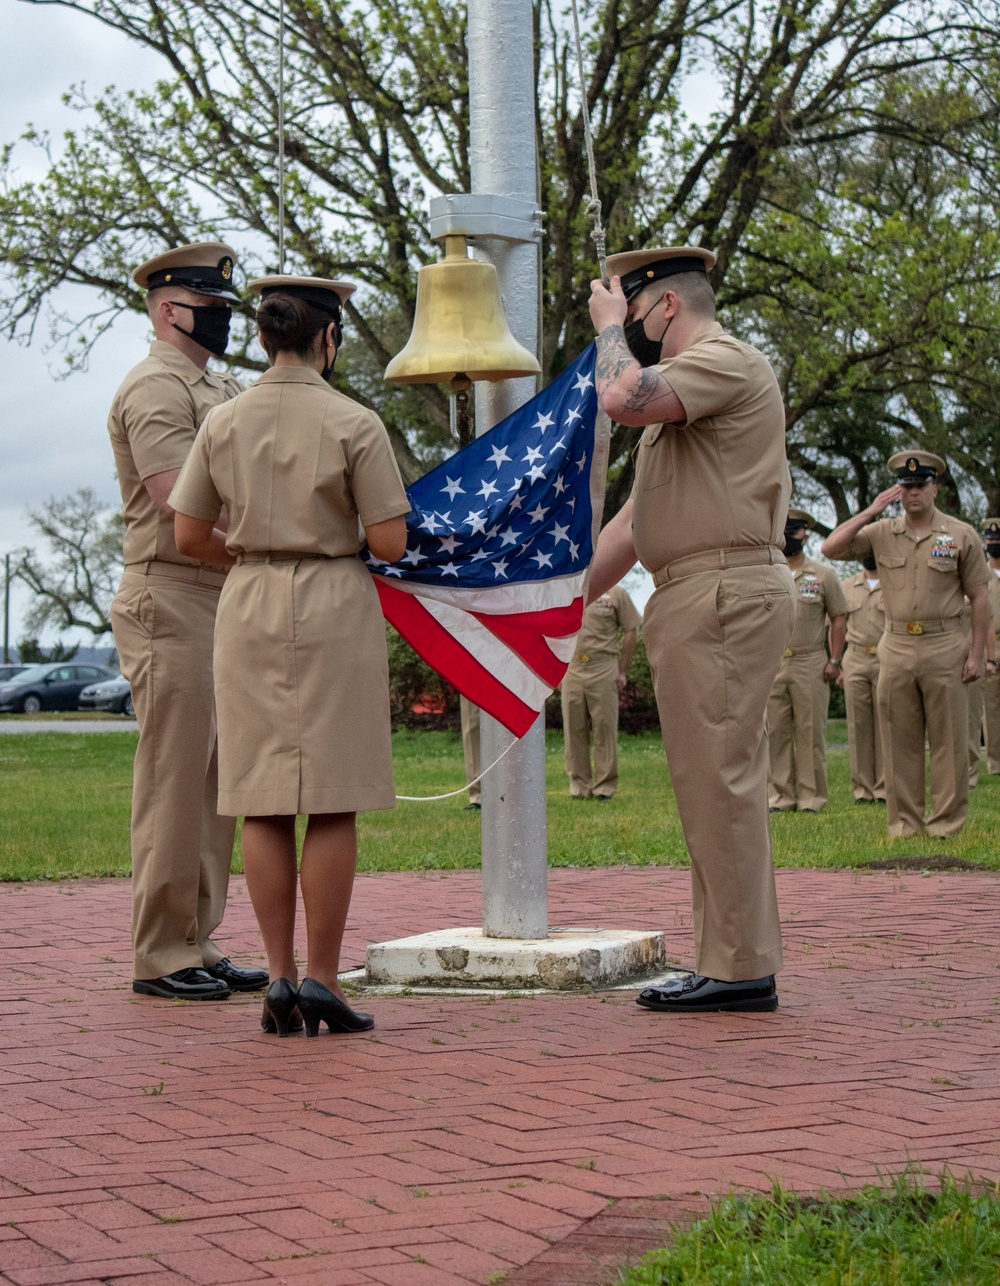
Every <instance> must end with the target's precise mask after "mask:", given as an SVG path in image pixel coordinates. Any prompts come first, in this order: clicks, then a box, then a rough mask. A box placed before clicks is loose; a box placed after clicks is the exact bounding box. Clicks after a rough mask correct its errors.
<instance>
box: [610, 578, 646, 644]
mask: <svg viewBox="0 0 1000 1286" xmlns="http://www.w3.org/2000/svg"><path fill="white" fill-rule="evenodd" d="M617 599H618V601H617V602H616V603H615V607H616V609H617V611H618V624H619V626H620V627H621V628H622V629H623V630H624V631H625V633H626V634H627V633H628V632H629V630H637V629H638V628H639V626H640V625H641V624H642V617H641V616H640V615H639V613H638V611H636V606H635V604H634V603H633V602H632V600H631V598H630V597H629V594H628V590H624V589H621V588H620V587H619V589H618V594H617Z"/></svg>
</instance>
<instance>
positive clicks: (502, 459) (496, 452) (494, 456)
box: [489, 447, 513, 469]
mask: <svg viewBox="0 0 1000 1286" xmlns="http://www.w3.org/2000/svg"><path fill="white" fill-rule="evenodd" d="M489 459H490V462H491V463H492V464H495V465H496V467H497V468H498V469H499V468H500V466H501V465H502V464H513V461H512V460H511V458H510V456H509V455H508V454H507V448H506V447H494V448H493V450H492V451H491V452H490V454H489Z"/></svg>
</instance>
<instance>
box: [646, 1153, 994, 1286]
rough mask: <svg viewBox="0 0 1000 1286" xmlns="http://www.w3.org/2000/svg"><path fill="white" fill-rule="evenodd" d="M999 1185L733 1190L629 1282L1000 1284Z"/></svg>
mask: <svg viewBox="0 0 1000 1286" xmlns="http://www.w3.org/2000/svg"><path fill="white" fill-rule="evenodd" d="M998 1264H1000V1201H998V1200H997V1191H996V1189H995V1188H994V1187H990V1186H987V1185H982V1184H975V1183H964V1182H963V1183H958V1182H955V1181H954V1180H953V1179H951V1178H949V1177H948V1176H944V1177H943V1179H942V1183H941V1189H940V1191H938V1192H933V1191H929V1190H928V1189H927V1188H925V1187H923V1186H922V1185H921V1184H920V1183H918V1182H915V1181H914V1180H913V1178H912V1177H911V1176H903V1177H902V1178H901V1179H900V1180H898V1181H897V1183H896V1184H895V1185H894V1186H893V1187H891V1188H888V1189H884V1188H877V1187H874V1186H872V1187H867V1188H863V1189H862V1190H861V1191H859V1192H857V1193H854V1194H852V1195H851V1196H848V1197H840V1198H836V1199H833V1198H828V1197H827V1198H823V1197H820V1198H818V1199H817V1198H798V1197H796V1196H794V1195H792V1194H790V1193H788V1192H784V1191H782V1190H781V1189H780V1188H776V1189H775V1190H774V1191H773V1192H772V1193H771V1194H770V1196H765V1197H740V1196H731V1197H728V1198H726V1199H725V1200H723V1201H721V1202H719V1203H717V1204H716V1205H714V1206H713V1207H712V1209H711V1211H710V1212H709V1214H708V1215H707V1216H706V1217H705V1218H704V1219H699V1220H697V1221H696V1222H695V1223H694V1224H692V1225H691V1227H689V1228H686V1229H679V1230H678V1232H677V1234H676V1236H675V1237H674V1238H673V1241H672V1244H671V1245H670V1246H669V1247H668V1248H666V1249H663V1250H654V1251H652V1252H651V1253H650V1254H648V1255H647V1256H646V1257H645V1258H644V1259H643V1260H642V1262H641V1263H640V1264H638V1265H636V1267H634V1268H630V1269H627V1270H626V1271H625V1272H624V1273H623V1274H622V1277H621V1279H620V1280H621V1282H622V1284H623V1286H682V1284H683V1286H776V1284H780V1286H930V1284H931V1283H939V1284H940V1286H996V1282H997V1281H998V1279H1000V1269H998Z"/></svg>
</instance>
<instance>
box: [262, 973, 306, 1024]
mask: <svg viewBox="0 0 1000 1286" xmlns="http://www.w3.org/2000/svg"><path fill="white" fill-rule="evenodd" d="M260 1025H261V1030H263V1031H265V1032H267V1033H268V1035H271V1034H273V1033H274V1032H277V1034H278V1035H279V1036H287V1035H288V1034H289V1033H290V1032H293V1031H294V1032H298V1031H301V1030H302V1028H303V1026H304V1025H305V1024H304V1023H303V1022H302V1015H301V1014H300V1013H299V1009H298V992H297V991H296V990H295V988H294V987H293V986H292V984H291V983H290V982H289V981H288V979H287V978H275V980H274V982H272V983H271V985H270V987H268V989H267V994H266V995H265V997H264V1012H263V1013H262V1014H261V1016H260Z"/></svg>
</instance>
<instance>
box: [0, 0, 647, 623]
mask: <svg viewBox="0 0 1000 1286" xmlns="http://www.w3.org/2000/svg"><path fill="white" fill-rule="evenodd" d="M0 22H2V29H3V33H4V55H5V57H4V75H3V77H2V78H0V145H3V144H5V143H11V142H13V141H14V140H15V139H16V138H17V137H18V136H19V135H20V134H21V133H22V131H23V130H24V128H25V126H27V125H28V124H31V125H34V126H35V127H36V128H38V129H42V130H48V131H49V132H50V133H51V134H52V135H53V136H54V137H55V138H58V137H59V135H60V134H61V133H62V132H63V131H64V130H65V129H67V128H72V127H79V126H80V124H81V123H82V118H81V116H80V115H79V114H78V113H76V112H72V111H70V110H69V109H68V108H67V107H66V106H65V105H64V104H63V103H62V102H61V101H60V99H61V96H62V95H63V94H64V93H65V91H66V90H67V89H68V88H69V87H70V86H71V85H74V84H78V83H81V82H83V83H85V84H86V85H87V87H88V88H89V89H90V90H91V91H95V92H96V91H99V90H102V89H104V88H106V87H107V86H108V85H115V86H117V87H118V88H120V89H124V88H132V87H140V86H146V85H150V84H152V82H153V81H154V80H155V79H156V78H157V77H158V76H160V75H162V74H163V72H164V65H163V63H162V61H161V60H160V59H159V58H157V57H156V56H155V55H154V54H152V53H151V52H150V51H148V50H145V49H143V48H142V47H141V46H138V45H135V44H133V43H132V42H131V41H129V40H127V39H125V37H123V36H121V35H119V34H118V33H117V32H113V31H111V30H109V29H108V28H107V27H105V26H103V25H101V24H100V23H98V22H96V21H94V20H93V19H89V18H87V17H85V16H84V15H82V14H78V13H74V12H71V11H70V10H66V9H62V8H60V7H58V6H56V5H49V4H47V5H37V6H36V5H33V4H29V3H24V0H0ZM14 155H15V164H16V166H17V170H18V176H19V177H20V178H22V179H28V178H32V177H36V176H40V175H41V174H42V173H44V157H43V155H42V154H41V153H40V152H39V151H38V150H37V149H35V148H32V147H30V146H29V145H26V144H20V145H19V146H18V147H17V148H16V150H15V153H14ZM88 300H89V302H90V303H91V305H92V303H93V300H94V296H93V295H92V294H90V292H87V291H85V290H83V288H81V289H80V291H79V293H77V292H76V291H72V292H69V291H67V292H66V294H65V297H64V298H63V299H61V300H60V306H61V307H63V308H65V309H66V310H67V311H69V312H71V313H73V312H75V313H76V314H77V315H79V314H80V313H82V311H83V310H84V308H85V307H86V305H87V301H88ZM149 338H150V334H149V330H148V327H147V325H146V323H145V322H144V321H143V320H142V319H141V318H138V317H134V316H126V317H122V318H120V319H119V320H118V321H117V322H116V323H115V325H114V327H113V328H112V330H111V331H110V332H109V333H108V334H107V335H105V336H104V337H103V338H102V339H100V340H99V341H98V343H97V345H96V346H95V348H94V350H93V354H92V356H91V360H90V365H89V368H88V369H87V370H86V371H85V372H81V373H75V374H71V375H68V376H66V377H62V378H61V377H60V372H61V370H62V369H63V368H64V362H63V357H62V353H61V352H60V351H59V350H58V349H49V347H48V337H47V335H46V334H45V333H44V330H42V331H41V333H39V334H38V335H37V336H36V338H35V340H34V342H33V343H32V344H31V345H30V346H22V345H19V344H13V343H10V342H8V341H6V340H4V339H2V338H0V389H2V390H3V392H2V398H3V414H2V416H0V557H2V555H3V554H4V553H7V552H10V551H12V550H14V549H17V548H18V547H19V546H21V545H24V544H31V543H34V542H35V537H34V534H33V532H32V530H31V528H30V526H29V525H28V522H27V519H26V516H25V511H26V510H27V509H29V508H33V507H37V506H38V505H40V504H42V503H43V502H44V501H46V500H47V499H49V497H51V496H63V495H66V494H68V493H69V492H72V491H75V490H76V489H77V488H78V487H91V488H92V489H93V490H94V491H95V492H96V493H97V494H98V495H99V496H100V497H102V498H104V499H107V501H108V502H109V503H118V502H119V499H120V497H119V493H118V486H117V483H116V481H115V476H114V462H113V459H112V454H111V446H110V443H109V441H108V435H107V430H106V421H107V413H108V407H109V406H110V404H111V399H112V397H113V396H114V392H115V389H116V388H117V387H118V384H119V382H120V381H121V379H122V376H123V375H124V374H125V372H126V371H127V370H128V369H129V368H130V367H131V366H133V365H134V364H135V363H136V362H137V361H138V360H139V358H140V356H141V355H142V353H143V352H144V351H145V346H146V344H147V342H148V340H149ZM647 582H648V583H647ZM628 588H629V590H630V591H631V592H632V593H633V595H634V597H635V598H636V602H637V604H638V605H639V606H640V607H641V606H642V605H643V604H644V603H645V601H646V598H647V597H648V594H649V592H650V590H651V588H652V583H651V581H649V580H648V578H647V577H646V576H645V574H644V573H642V574H641V575H637V576H634V577H631V578H630V580H629V584H628ZM26 606H27V597H26V594H25V593H24V592H23V591H22V590H21V589H19V587H18V584H17V582H15V583H14V585H13V587H12V592H11V624H10V638H11V642H12V643H14V642H16V641H17V640H18V639H19V638H20V637H22V635H23V633H24V627H23V614H24V611H25V608H26ZM74 637H75V636H74ZM81 641H83V642H86V643H89V642H90V640H89V639H82V640H81ZM110 641H111V640H110V638H109V639H106V640H101V642H102V643H105V642H106V643H110Z"/></svg>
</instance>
